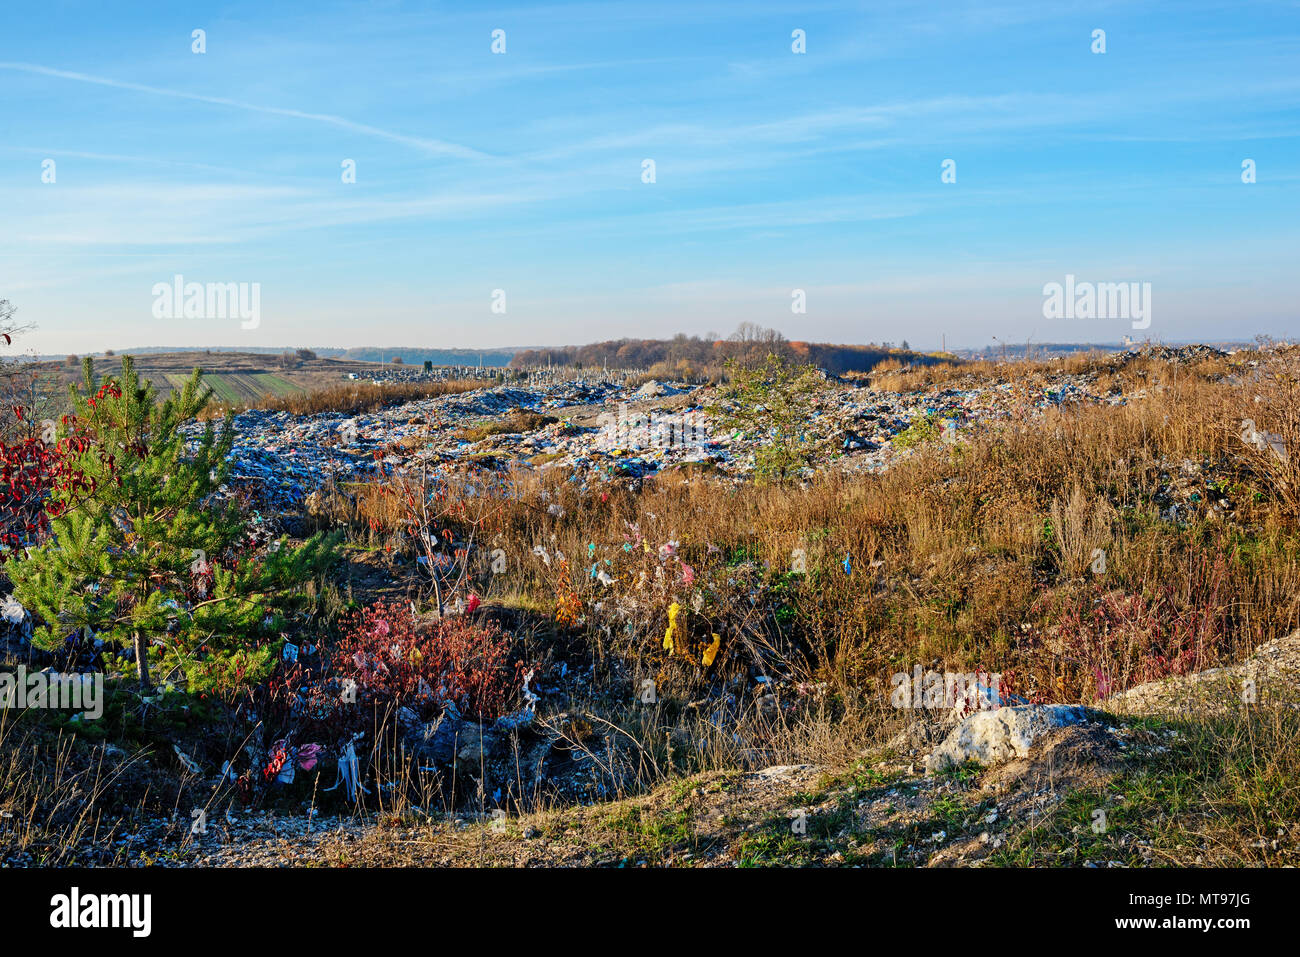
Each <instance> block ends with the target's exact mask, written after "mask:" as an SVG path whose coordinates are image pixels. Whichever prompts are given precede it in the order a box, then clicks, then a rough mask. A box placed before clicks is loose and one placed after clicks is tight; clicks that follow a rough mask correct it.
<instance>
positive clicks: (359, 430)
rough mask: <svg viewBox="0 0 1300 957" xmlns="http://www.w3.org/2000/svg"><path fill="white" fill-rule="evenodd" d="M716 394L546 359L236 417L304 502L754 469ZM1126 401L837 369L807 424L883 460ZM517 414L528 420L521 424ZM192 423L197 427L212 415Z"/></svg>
mask: <svg viewBox="0 0 1300 957" xmlns="http://www.w3.org/2000/svg"><path fill="white" fill-rule="evenodd" d="M569 374H570V375H573V373H572V372H570V373H569ZM715 400H716V391H715V389H714V388H713V387H709V386H698V387H697V386H691V385H688V384H685V383H673V382H657V381H653V380H652V381H649V382H644V383H642V382H639V381H638V380H635V379H631V378H630V377H625V376H617V375H599V374H598V375H594V376H591V377H583V376H581V375H578V376H577V377H574V378H563V377H561V376H558V375H554V374H548V373H546V372H539V373H534V374H531V375H529V376H527V377H525V378H523V379H520V380H517V381H515V382H511V383H509V384H504V385H497V386H492V387H485V388H483V389H477V390H474V391H472V392H464V393H459V394H456V395H450V396H440V397H437V398H431V399H421V400H416V401H412V402H407V403H404V404H401V405H395V406H392V407H390V408H387V409H383V410H380V411H377V412H370V413H364V414H360V415H349V414H342V413H329V412H326V413H316V414H310V415H295V414H292V413H289V412H271V411H266V410H257V409H255V410H250V411H247V412H244V413H242V414H241V415H239V416H238V417H237V418H236V419H235V431H236V440H235V445H234V448H233V450H232V452H231V458H232V480H233V481H234V482H235V483H237V484H238V485H239V486H241V487H243V488H247V489H251V490H252V494H253V495H254V496H255V497H256V498H257V500H258V502H257V504H258V505H259V506H260V507H263V508H276V509H289V508H295V507H297V506H299V505H301V504H302V502H303V501H304V499H305V498H306V496H308V495H310V494H311V493H312V492H313V491H315V490H317V489H319V488H321V487H323V486H325V485H326V484H327V483H329V482H331V481H333V482H339V483H343V482H355V481H364V480H367V479H368V478H370V477H372V476H374V475H376V474H377V472H378V471H379V470H380V469H381V468H382V469H383V471H384V473H385V474H401V473H403V472H419V471H425V472H428V471H435V470H437V469H439V468H440V467H442V466H446V465H449V464H453V463H468V464H474V465H479V466H484V467H488V468H502V467H506V466H511V467H526V468H536V469H547V468H556V467H559V468H564V469H567V470H569V471H570V472H571V473H573V474H575V475H576V476H577V480H579V481H582V482H584V483H585V482H588V481H593V480H599V481H609V480H611V479H615V478H631V479H639V478H641V477H643V476H645V475H648V474H652V473H654V472H656V471H658V470H661V469H663V468H666V467H670V466H677V465H683V464H687V463H706V464H707V465H708V466H709V467H710V469H711V470H712V471H714V472H716V473H718V474H721V475H724V476H729V477H732V478H735V479H737V480H744V479H745V478H747V477H749V476H750V475H751V474H752V472H753V468H754V454H755V452H756V451H757V448H758V446H759V445H760V444H761V443H760V442H758V441H756V440H755V438H754V437H752V436H746V435H742V434H740V433H739V432H731V433H726V432H719V431H718V430H717V428H716V423H714V422H713V421H712V419H711V417H710V416H709V414H708V412H707V411H706V410H707V409H708V408H710V407H711V406H712V405H713V403H714V401H715ZM1124 401H1127V400H1126V397H1124V396H1122V395H1115V394H1110V393H1103V392H1102V391H1100V390H1099V389H1098V388H1096V386H1095V384H1094V381H1093V378H1092V377H1090V376H1089V375H1086V374H1077V375H1076V374H1068V373H1064V372H1062V373H1059V374H1057V375H1056V376H1055V377H1054V378H1053V379H1052V380H1051V382H1050V385H1049V386H1048V387H1047V388H1044V389H1041V390H1030V389H1026V387H1025V386H1024V385H1023V384H1020V383H1009V382H1003V383H984V384H979V385H973V386H972V387H970V388H952V387H947V388H933V389H930V390H926V391H919V392H907V393H894V392H884V391H876V390H871V389H867V388H861V387H857V386H854V385H850V384H846V383H841V382H836V381H833V380H831V381H828V387H827V388H826V389H825V390H824V391H823V392H822V393H821V394H820V395H819V397H818V399H817V403H816V406H815V408H814V410H813V412H812V414H811V415H810V416H809V418H808V420H807V422H806V423H805V431H804V434H803V436H802V438H803V439H804V440H805V442H806V445H807V447H808V448H811V449H812V450H813V452H814V461H813V465H812V466H810V467H809V469H808V470H807V472H808V474H811V473H812V472H815V471H816V470H818V469H824V468H840V469H847V470H851V471H859V472H877V471H881V470H884V469H887V468H889V467H890V466H891V465H892V464H893V463H895V462H896V461H898V460H899V459H900V458H902V457H905V456H907V455H910V454H912V453H913V452H914V451H915V449H916V448H917V447H919V446H920V445H922V444H924V443H925V442H927V441H930V440H939V441H944V442H955V441H959V439H960V436H961V434H962V433H963V432H964V431H966V430H968V429H970V428H972V427H974V426H977V425H981V424H987V423H996V422H1002V421H1011V420H1020V419H1025V418H1028V417H1031V416H1033V415H1036V414H1039V413H1041V412H1042V411H1043V410H1045V409H1048V408H1052V407H1060V406H1063V405H1066V404H1070V403H1112V404H1116V403H1123V402H1124ZM528 413H531V414H532V418H531V419H529V418H528V417H527V416H526V415H525V414H528ZM521 422H522V423H523V425H522V426H520V423H521ZM539 423H540V424H539ZM517 426H518V427H521V428H523V431H514V429H515V428H516V427H517ZM186 428H187V430H188V435H189V436H190V438H191V439H192V440H197V438H198V436H199V434H200V429H201V426H199V425H197V424H191V425H189V426H187V427H186Z"/></svg>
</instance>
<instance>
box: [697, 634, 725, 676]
mask: <svg viewBox="0 0 1300 957" xmlns="http://www.w3.org/2000/svg"><path fill="white" fill-rule="evenodd" d="M721 647H722V636H721V635H714V636H713V644H711V645H709V647H707V648H705V649H704V657H703V658H701V659H700V663H701V664H703V665H704V667H706V668H707V667H708V666H709V665H711V664H713V659H714V658H716V657H718V649H719V648H721Z"/></svg>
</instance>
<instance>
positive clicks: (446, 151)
mask: <svg viewBox="0 0 1300 957" xmlns="http://www.w3.org/2000/svg"><path fill="white" fill-rule="evenodd" d="M0 70H16V71H19V72H22V73H30V74H35V75H38V76H49V77H56V78H58V79H62V80H72V81H75V82H77V83H91V84H94V85H96V86H105V87H111V88H113V89H117V90H130V91H132V92H135V93H147V94H149V95H152V96H167V97H172V98H174V99H179V100H191V101H193V102H197V103H209V104H212V105H213V106H223V107H228V108H230V109H235V110H245V111H248V112H251V113H265V114H268V115H271V116H285V117H290V118H292V119H298V120H309V121H311V122H315V123H326V124H328V125H330V126H334V127H337V128H338V129H342V130H347V131H349V132H351V133H358V134H361V135H363V136H373V137H376V138H378V139H382V140H387V141H388V142H390V143H400V144H401V145H403V146H409V147H411V148H413V149H417V150H420V151H422V152H424V153H427V154H429V155H431V156H451V157H455V158H457V159H487V158H488V155H487V154H486V153H482V152H480V151H478V150H476V149H472V148H470V147H468V146H461V145H460V144H458V143H448V142H446V141H444V140H435V139H428V138H425V137H418V136H407V135H405V134H402V133H394V132H392V131H390V130H383V129H380V128H379V127H377V126H370V125H368V124H366V123H357V122H354V121H353V120H349V119H345V118H343V117H341V116H333V115H332V114H329V113H309V112H306V111H304V110H290V109H284V108H281V107H278V106H260V105H258V104H256V103H245V102H243V101H241V100H232V99H229V98H227V97H224V96H205V95H203V94H201V93H186V92H184V91H182V90H169V89H166V88H164V87H159V86H147V85H145V84H143V83H131V82H128V81H126V80H113V79H109V78H108V77H102V76H92V75H90V74H88V73H75V72H73V71H71V70H56V69H53V68H51V67H45V66H39V65H37V64H34V63H12V62H3V61H0Z"/></svg>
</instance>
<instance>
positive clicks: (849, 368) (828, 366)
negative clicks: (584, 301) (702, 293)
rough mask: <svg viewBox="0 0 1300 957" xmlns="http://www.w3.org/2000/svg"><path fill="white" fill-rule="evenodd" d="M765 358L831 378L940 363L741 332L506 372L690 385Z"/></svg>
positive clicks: (626, 344)
mask: <svg viewBox="0 0 1300 957" xmlns="http://www.w3.org/2000/svg"><path fill="white" fill-rule="evenodd" d="M769 353H776V354H777V355H783V356H787V357H789V358H790V359H792V360H794V361H798V362H810V363H812V364H813V365H816V366H818V367H819V368H822V369H825V370H826V371H827V372H830V373H832V374H834V375H841V374H844V373H847V372H868V371H870V370H871V369H872V368H873V367H874V366H876V365H877V364H878V363H880V362H883V361H885V360H886V359H896V360H899V361H901V362H905V363H906V362H913V363H917V364H930V363H932V362H939V361H942V360H941V359H939V358H936V357H932V356H928V355H922V354H920V353H916V352H913V351H911V350H910V349H909V348H907V343H902V345H901V346H900V347H895V346H894V345H893V344H892V343H882V344H879V345H877V344H875V343H872V344H870V345H834V344H831V343H822V342H791V341H789V340H787V339H786V338H785V337H784V336H782V335H781V334H780V333H779V332H776V331H775V330H770V329H762V328H759V327H757V326H751V327H749V328H745V327H743V326H742V328H741V329H740V330H738V331H737V333H736V334H735V335H732V336H731V337H729V338H727V339H719V338H716V337H712V336H703V337H701V336H687V335H683V334H680V333H679V334H678V335H676V336H673V338H671V339H611V340H608V341H606V342H593V343H590V344H588V345H585V346H557V347H555V348H545V349H523V350H521V351H519V352H516V353H515V356H514V359H513V360H511V362H510V366H511V368H515V369H526V368H536V367H538V366H577V367H579V368H593V367H594V368H600V367H603V366H608V367H609V368H622V369H647V370H649V371H650V372H651V373H653V374H656V375H663V376H672V377H675V378H682V379H690V378H696V377H700V376H708V375H710V374H713V373H715V372H716V371H717V370H720V369H722V368H723V367H724V366H725V365H726V363H727V361H728V360H735V361H737V362H739V363H741V364H749V363H753V362H761V361H763V359H764V358H766V356H767V355H768V354H769Z"/></svg>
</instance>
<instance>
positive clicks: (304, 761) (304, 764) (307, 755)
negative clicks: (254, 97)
mask: <svg viewBox="0 0 1300 957" xmlns="http://www.w3.org/2000/svg"><path fill="white" fill-rule="evenodd" d="M324 750H325V747H324V746H323V745H320V744H304V745H303V746H302V747H301V748H299V749H298V767H300V768H302V769H303V770H304V771H310V770H311V769H312V768H314V767H316V762H317V761H319V760H320V755H321V752H322V751H324Z"/></svg>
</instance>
